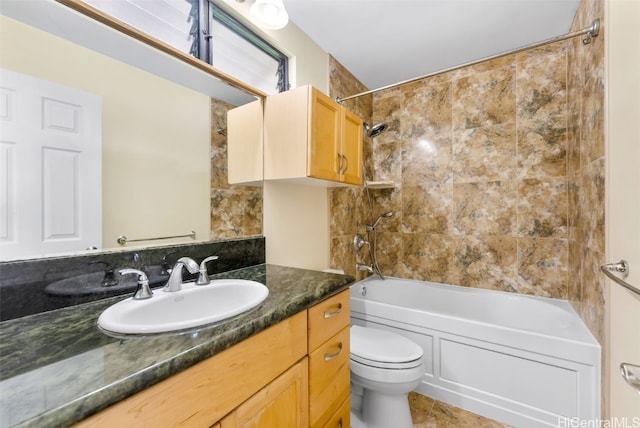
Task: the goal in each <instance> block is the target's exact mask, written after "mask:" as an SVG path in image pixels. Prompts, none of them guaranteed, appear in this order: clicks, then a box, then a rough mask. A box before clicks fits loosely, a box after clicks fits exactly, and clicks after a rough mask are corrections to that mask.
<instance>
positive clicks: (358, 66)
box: [284, 0, 580, 95]
mask: <svg viewBox="0 0 640 428" xmlns="http://www.w3.org/2000/svg"><path fill="white" fill-rule="evenodd" d="M579 3H580V0H284V4H285V8H286V9H287V12H288V13H289V17H290V19H291V21H292V22H294V23H295V24H296V25H297V26H298V27H300V29H301V30H302V31H303V32H305V33H306V34H307V35H309V37H310V38H311V39H313V40H314V41H315V42H316V43H317V44H318V45H319V46H320V47H321V48H322V49H324V50H325V51H326V52H328V53H330V54H331V55H332V56H333V57H334V58H336V59H337V60H338V61H340V63H342V64H343V65H344V66H345V67H346V68H347V69H348V70H349V71H351V72H352V73H353V74H354V75H355V76H356V77H357V78H358V79H359V80H360V81H361V82H362V83H364V84H365V85H366V86H367V87H368V88H369V89H375V88H379V87H382V86H386V85H390V84H393V83H397V82H400V81H403V80H407V79H411V78H414V77H419V76H422V75H425V74H428V73H431V72H435V71H439V70H443V69H446V68H449V67H453V66H456V65H460V64H464V63H467V62H471V61H474V60H477V59H481V58H483V57H487V56H491V55H495V54H498V53H501V52H505V51H509V50H511V49H515V48H518V47H521V46H525V45H528V44H531V43H535V42H539V41H541V40H546V39H549V38H552V37H556V36H559V35H563V34H565V33H567V32H569V29H570V27H571V23H572V20H573V17H574V15H575V12H576V10H577V8H578V5H579ZM345 95H350V94H345Z"/></svg>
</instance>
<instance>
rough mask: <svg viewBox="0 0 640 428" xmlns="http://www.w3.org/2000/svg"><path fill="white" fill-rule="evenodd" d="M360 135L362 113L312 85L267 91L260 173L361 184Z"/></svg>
mask: <svg viewBox="0 0 640 428" xmlns="http://www.w3.org/2000/svg"><path fill="white" fill-rule="evenodd" d="M362 140H363V123H362V119H361V118H359V117H358V116H357V115H355V114H353V113H352V112H350V111H349V110H347V109H346V108H344V107H343V106H341V105H340V104H338V103H337V102H335V101H333V100H332V99H331V98H330V97H328V96H327V95H325V94H323V93H322V92H320V91H318V90H317V89H315V88H313V87H311V86H303V87H300V88H297V89H294V90H291V91H287V92H282V93H280V94H276V95H271V96H268V97H267V98H266V101H265V110H264V179H265V180H275V179H292V178H303V177H312V178H319V179H323V180H330V181H333V182H339V183H346V184H355V185H361V184H362Z"/></svg>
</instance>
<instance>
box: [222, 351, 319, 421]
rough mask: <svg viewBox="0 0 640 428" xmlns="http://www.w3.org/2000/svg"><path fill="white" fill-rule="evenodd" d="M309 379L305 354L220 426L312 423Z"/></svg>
mask: <svg viewBox="0 0 640 428" xmlns="http://www.w3.org/2000/svg"><path fill="white" fill-rule="evenodd" d="M308 379H309V369H308V360H307V358H306V357H305V358H303V359H302V360H300V361H299V362H298V363H297V364H295V365H294V366H292V367H291V368H290V369H289V370H287V371H286V372H284V373H283V374H282V375H280V376H279V377H278V378H277V379H275V380H274V381H273V382H271V383H270V384H269V385H267V386H265V387H264V388H263V389H261V390H260V391H258V392H257V393H256V394H255V395H253V396H252V397H251V398H249V399H248V400H247V401H245V402H244V403H243V404H241V405H240V406H239V407H238V408H237V409H236V410H234V411H233V412H231V414H229V415H228V416H226V417H225V418H224V419H223V420H222V421H220V428H248V427H251V428H273V427H300V428H305V427H308V426H309V414H308V406H309V386H308V385H309V380H308Z"/></svg>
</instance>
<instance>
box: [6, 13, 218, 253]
mask: <svg viewBox="0 0 640 428" xmlns="http://www.w3.org/2000/svg"><path fill="white" fill-rule="evenodd" d="M0 32H1V33H0V51H1V52H2V54H1V55H0V66H1V67H4V68H8V69H11V70H13V71H17V72H20V73H24V74H28V75H31V76H34V77H37V78H41V79H46V80H49V81H52V82H56V83H59V84H62V85H66V86H72V87H75V88H79V89H82V90H84V91H87V92H91V93H95V94H98V95H100V96H101V97H102V102H103V142H102V143H103V153H102V156H103V157H102V170H103V189H102V190H103V193H102V197H103V200H102V206H103V246H104V247H105V248H110V247H117V246H118V245H117V243H116V241H115V240H116V238H117V236H119V235H123V234H124V235H127V236H128V237H129V238H137V237H142V238H145V237H155V236H166V235H175V234H184V233H189V232H190V231H191V230H194V231H196V234H197V237H198V241H207V240H209V229H210V226H209V222H210V214H209V211H210V208H209V207H210V194H209V193H210V192H209V183H210V141H211V136H210V135H211V134H210V132H211V131H210V98H209V97H208V96H206V95H202V94H200V93H198V92H195V91H193V90H190V89H187V88H184V87H183V86H180V85H176V84H174V83H172V82H170V81H167V80H164V79H162V78H160V77H157V76H155V75H152V74H150V73H147V72H144V71H141V70H139V69H137V68H134V67H131V66H129V65H127V64H124V63H121V62H118V61H115V60H113V59H111V58H108V57H106V56H104V55H101V54H98V53H95V52H93V51H91V50H88V49H85V48H83V47H80V46H78V45H75V44H72V43H70V42H67V41H66V40H63V39H60V38H57V37H54V36H50V35H48V34H47V33H44V32H42V31H40V30H37V29H34V28H32V27H29V26H27V25H24V24H22V23H20V22H18V21H15V20H13V19H10V18H7V17H4V16H2V17H0ZM189 241H191V240H190V239H189V240H187V242H189ZM160 242H162V243H163V244H167V243H170V242H171V241H160ZM178 242H185V240H184V239H183V240H181V241H178Z"/></svg>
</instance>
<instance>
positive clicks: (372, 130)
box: [364, 122, 389, 138]
mask: <svg viewBox="0 0 640 428" xmlns="http://www.w3.org/2000/svg"><path fill="white" fill-rule="evenodd" d="M388 127H389V125H387V124H386V123H384V122H381V123H376V124H375V125H373V126H369V124H368V123H366V122H365V123H364V129H365V131H366V132H367V135H368V136H369V137H371V138H373V137H377V136H378V135H380V134H382V133H383V132H384V131H386V130H387V128H388Z"/></svg>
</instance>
